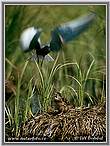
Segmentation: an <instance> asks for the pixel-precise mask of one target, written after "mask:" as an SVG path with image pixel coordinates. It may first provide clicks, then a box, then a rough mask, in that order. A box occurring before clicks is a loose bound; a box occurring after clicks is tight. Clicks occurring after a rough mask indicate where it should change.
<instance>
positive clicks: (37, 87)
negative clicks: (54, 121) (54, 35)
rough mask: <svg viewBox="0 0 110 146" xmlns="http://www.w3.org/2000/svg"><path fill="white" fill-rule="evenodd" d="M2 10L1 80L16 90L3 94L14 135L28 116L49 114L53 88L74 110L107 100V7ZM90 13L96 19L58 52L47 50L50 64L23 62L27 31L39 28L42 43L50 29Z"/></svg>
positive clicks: (74, 6) (17, 8) (16, 8)
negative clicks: (23, 38)
mask: <svg viewBox="0 0 110 146" xmlns="http://www.w3.org/2000/svg"><path fill="white" fill-rule="evenodd" d="M5 11H6V13H5V30H6V31H5V34H6V39H5V47H6V48H5V79H6V80H8V81H12V82H13V84H14V86H15V89H16V90H15V92H14V93H13V91H12V94H11V96H9V95H8V94H7V92H8V91H6V97H5V98H6V103H5V105H6V108H5V112H6V116H7V117H8V118H7V121H6V126H7V125H8V124H9V126H10V127H13V128H14V134H15V135H16V136H18V135H19V127H20V125H21V123H23V122H25V121H26V120H27V118H29V117H30V116H31V115H34V114H35V113H38V112H42V111H47V109H48V106H50V105H51V102H52V98H53V92H54V90H55V89H56V90H57V91H60V92H61V93H62V95H63V96H64V97H65V98H67V99H68V100H69V102H70V103H71V104H73V105H74V106H76V107H83V106H94V105H97V104H99V103H101V102H103V101H104V100H105V96H106V91H105V90H106V89H105V83H106V37H105V36H106V34H105V14H106V13H105V12H106V9H105V6H103V5H100V6H98V5H97V6H96V5H86V6H85V5H83V6H81V5H79V6H77V5H71V6H63V5H62V6H49V5H47V6H38V5H36V6H35V5H33V6H16V5H15V6H11V5H9V6H8V5H7V6H6V9H5ZM90 11H94V12H95V13H96V15H97V19H96V20H95V22H94V23H93V24H92V25H91V27H90V28H89V29H88V30H86V31H85V32H84V33H83V34H81V35H80V36H79V37H78V38H77V39H76V40H74V41H71V42H70V43H68V44H66V45H65V46H63V48H62V50H61V51H60V52H56V53H55V52H51V55H52V57H53V58H54V59H55V60H54V61H53V62H44V63H43V66H42V67H41V66H40V65H39V64H38V63H37V62H30V61H27V58H28V57H29V56H30V53H26V54H25V53H23V52H22V51H21V49H20V45H19V38H20V34H21V32H22V31H23V30H24V29H25V28H27V27H30V26H35V27H41V28H43V30H44V33H42V34H41V39H42V42H43V43H45V42H48V41H49V39H50V38H49V37H50V31H51V30H52V28H54V27H55V26H57V25H59V24H61V23H64V22H66V21H69V20H72V19H74V18H77V17H78V16H81V15H83V14H85V13H86V14H87V13H88V12H90ZM9 88H10V90H11V89H12V87H11V86H10V87H9ZM8 98H9V99H8ZM7 99H8V100H7Z"/></svg>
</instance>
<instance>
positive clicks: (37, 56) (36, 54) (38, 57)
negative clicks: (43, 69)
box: [36, 54, 39, 64]
mask: <svg viewBox="0 0 110 146" xmlns="http://www.w3.org/2000/svg"><path fill="white" fill-rule="evenodd" d="M36 55H37V54H36ZM37 62H38V64H39V55H37Z"/></svg>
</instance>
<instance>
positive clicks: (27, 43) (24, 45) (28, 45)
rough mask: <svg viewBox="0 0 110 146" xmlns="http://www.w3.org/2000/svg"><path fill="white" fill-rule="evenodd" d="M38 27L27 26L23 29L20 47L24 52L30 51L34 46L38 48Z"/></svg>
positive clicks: (39, 31) (39, 30)
mask: <svg viewBox="0 0 110 146" xmlns="http://www.w3.org/2000/svg"><path fill="white" fill-rule="evenodd" d="M41 31H42V30H41V29H40V28H35V27H29V28H27V29H25V30H24V31H23V32H22V34H21V37H20V46H21V49H22V50H23V51H25V52H28V51H31V50H32V49H35V48H40V42H39V37H40V33H41Z"/></svg>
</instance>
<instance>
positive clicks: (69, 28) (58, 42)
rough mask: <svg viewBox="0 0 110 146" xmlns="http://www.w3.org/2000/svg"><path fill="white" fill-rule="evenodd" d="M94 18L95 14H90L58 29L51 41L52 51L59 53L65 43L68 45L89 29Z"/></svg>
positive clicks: (54, 31)
mask: <svg viewBox="0 0 110 146" xmlns="http://www.w3.org/2000/svg"><path fill="white" fill-rule="evenodd" d="M94 18H95V14H94V13H90V14H88V15H85V16H82V17H80V18H78V19H76V20H73V21H70V22H68V23H65V24H63V25H60V26H58V27H56V28H55V29H54V30H53V31H52V34H51V36H52V39H51V41H50V50H51V51H58V50H59V49H60V48H61V46H62V44H63V43H67V42H69V41H71V40H73V39H75V38H76V37H77V36H79V35H80V34H81V33H82V32H83V31H84V30H86V29H87V28H88V26H89V25H90V24H91V22H92V21H93V19H94Z"/></svg>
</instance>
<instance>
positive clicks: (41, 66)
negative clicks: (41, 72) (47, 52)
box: [41, 56, 45, 67]
mask: <svg viewBox="0 0 110 146" xmlns="http://www.w3.org/2000/svg"><path fill="white" fill-rule="evenodd" d="M42 57H43V58H42V61H41V67H42V65H43V61H44V57H45V56H42Z"/></svg>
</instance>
